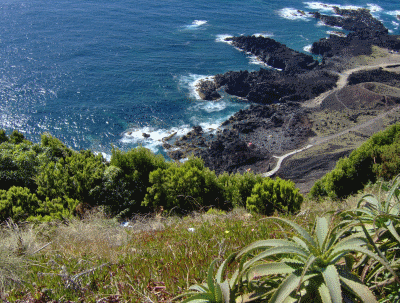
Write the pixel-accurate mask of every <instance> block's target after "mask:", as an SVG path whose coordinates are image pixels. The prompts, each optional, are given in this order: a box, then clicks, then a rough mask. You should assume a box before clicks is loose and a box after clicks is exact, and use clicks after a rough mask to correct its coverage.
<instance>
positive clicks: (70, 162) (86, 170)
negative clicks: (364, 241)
mask: <svg viewBox="0 0 400 303" xmlns="http://www.w3.org/2000/svg"><path fill="white" fill-rule="evenodd" d="M105 168H106V166H105V163H104V161H103V158H102V156H101V155H98V156H95V155H94V154H93V153H92V152H90V151H88V150H85V151H80V152H79V153H76V152H75V153H73V154H72V155H71V156H68V157H66V158H65V159H63V158H61V159H60V160H59V161H58V162H56V163H55V162H50V163H47V164H44V165H43V166H42V167H41V168H40V173H39V174H38V175H37V177H36V183H37V186H38V189H37V193H38V194H39V195H40V197H43V199H45V198H46V197H48V198H49V199H51V200H52V199H56V198H59V197H61V198H72V199H74V200H78V201H81V202H85V203H88V204H90V205H92V206H93V205H96V204H97V201H96V199H95V198H96V197H95V195H94V194H93V191H94V189H95V188H96V187H97V186H101V183H102V180H103V174H104V170H105Z"/></svg>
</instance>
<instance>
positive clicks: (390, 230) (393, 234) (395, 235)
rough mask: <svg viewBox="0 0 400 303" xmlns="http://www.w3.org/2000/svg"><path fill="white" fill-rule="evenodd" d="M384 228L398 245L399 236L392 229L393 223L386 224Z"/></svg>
mask: <svg viewBox="0 0 400 303" xmlns="http://www.w3.org/2000/svg"><path fill="white" fill-rule="evenodd" d="M386 227H387V229H388V230H389V232H390V233H391V234H392V236H393V237H394V238H395V239H396V240H397V241H398V242H399V243H400V236H399V234H398V233H397V231H396V229H395V228H394V225H393V222H392V221H390V222H388V224H387V225H386Z"/></svg>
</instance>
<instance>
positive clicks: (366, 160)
mask: <svg viewBox="0 0 400 303" xmlns="http://www.w3.org/2000/svg"><path fill="white" fill-rule="evenodd" d="M399 151H400V124H395V125H393V126H390V127H388V128H387V129H386V130H384V131H381V132H378V133H376V134H374V135H373V136H372V137H371V138H370V139H368V140H367V141H366V142H365V143H363V144H362V145H361V146H360V147H359V148H357V149H356V150H354V151H353V152H352V153H351V154H350V155H349V157H348V158H342V159H340V160H339V161H338V162H337V163H336V166H335V168H334V169H333V170H332V171H330V172H329V173H327V174H326V175H325V176H324V177H322V179H321V180H318V181H317V182H315V184H314V186H313V187H312V189H311V191H310V194H311V196H313V197H321V196H329V197H331V198H334V199H337V198H343V197H346V196H348V195H351V194H354V193H356V192H357V191H359V190H361V189H363V188H364V186H365V185H366V184H367V183H368V182H372V183H375V182H376V180H378V179H383V180H386V181H388V180H391V179H392V178H393V177H394V176H396V175H397V174H398V173H399V170H400V153H399Z"/></svg>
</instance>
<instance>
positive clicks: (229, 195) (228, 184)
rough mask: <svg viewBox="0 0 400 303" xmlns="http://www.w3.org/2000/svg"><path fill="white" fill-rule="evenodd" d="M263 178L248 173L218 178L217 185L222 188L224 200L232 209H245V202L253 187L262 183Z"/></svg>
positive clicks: (222, 175) (226, 174) (223, 175)
mask: <svg viewBox="0 0 400 303" xmlns="http://www.w3.org/2000/svg"><path fill="white" fill-rule="evenodd" d="M263 180H264V178H263V177H262V176H261V175H255V174H253V173H250V172H246V173H244V174H240V173H236V174H228V173H227V172H225V173H223V174H221V175H219V176H218V183H219V184H220V186H222V187H223V190H224V199H225V201H227V202H228V203H229V204H230V205H232V206H233V207H246V200H247V198H248V197H250V196H251V191H252V190H253V187H254V185H256V184H258V183H262V182H263Z"/></svg>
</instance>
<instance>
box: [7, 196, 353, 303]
mask: <svg viewBox="0 0 400 303" xmlns="http://www.w3.org/2000/svg"><path fill="white" fill-rule="evenodd" d="M356 200H357V197H353V198H350V199H348V200H346V201H343V202H342V203H338V202H333V201H329V200H325V201H318V202H317V201H313V200H307V201H305V203H304V204H303V208H302V211H301V212H300V213H299V214H297V215H282V214H280V217H285V218H288V219H290V220H292V221H295V222H297V223H298V224H300V225H302V226H303V227H305V228H307V229H308V228H311V226H310V225H311V224H312V222H313V221H314V218H315V216H317V215H320V214H322V213H324V212H325V211H329V210H339V209H345V208H348V207H351V206H352V204H353V203H355V201H356ZM260 219H262V216H259V215H251V214H249V213H247V212H246V211H245V210H243V209H236V210H233V211H231V212H229V213H227V214H221V213H219V214H204V213H203V214H193V215H191V216H187V217H184V218H178V217H166V218H164V217H160V216H157V215H155V216H152V217H148V218H146V217H136V218H134V219H132V220H131V221H130V222H128V225H129V226H127V227H123V226H121V225H120V224H119V223H118V222H117V221H115V220H112V219H107V218H105V217H104V216H103V215H102V214H101V213H95V214H92V215H90V216H88V217H87V218H86V219H84V220H78V219H76V220H71V221H69V222H55V223H51V224H42V225H38V226H33V225H19V226H17V225H15V224H13V223H12V222H8V223H7V224H5V225H4V226H3V228H2V229H1V235H2V243H3V244H2V245H0V253H1V255H2V256H3V258H2V259H1V261H0V291H1V298H0V299H3V300H4V301H10V302H49V301H53V302H68V301H73V302H170V301H171V299H172V298H173V297H175V296H177V295H178V294H181V293H182V292H183V291H184V290H185V289H186V288H187V287H188V286H190V285H192V284H196V283H201V282H202V281H204V280H205V279H206V274H207V273H206V271H207V268H208V266H209V264H210V263H211V262H212V260H214V259H215V258H226V257H227V256H228V255H229V254H230V253H232V252H234V251H238V250H239V249H241V248H243V247H245V246H246V245H248V244H250V243H252V242H254V241H256V240H260V239H267V238H269V239H271V238H282V237H283V234H282V232H281V230H280V229H279V228H278V227H277V226H276V225H275V224H273V223H272V222H270V221H265V220H260Z"/></svg>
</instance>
